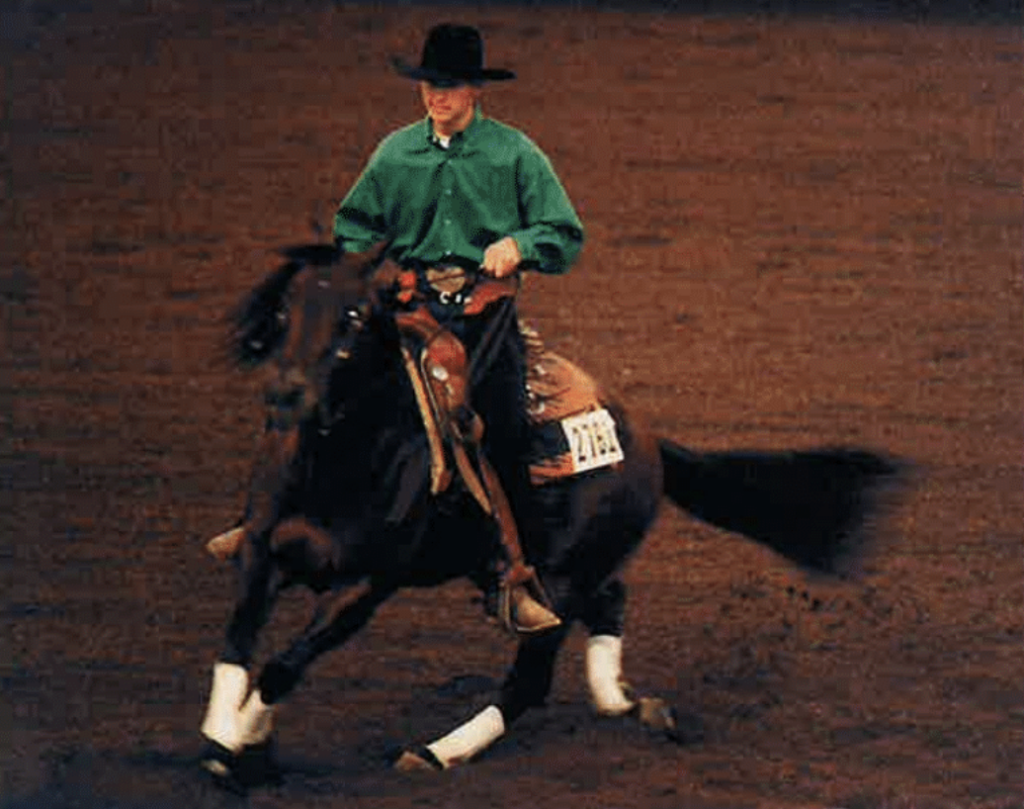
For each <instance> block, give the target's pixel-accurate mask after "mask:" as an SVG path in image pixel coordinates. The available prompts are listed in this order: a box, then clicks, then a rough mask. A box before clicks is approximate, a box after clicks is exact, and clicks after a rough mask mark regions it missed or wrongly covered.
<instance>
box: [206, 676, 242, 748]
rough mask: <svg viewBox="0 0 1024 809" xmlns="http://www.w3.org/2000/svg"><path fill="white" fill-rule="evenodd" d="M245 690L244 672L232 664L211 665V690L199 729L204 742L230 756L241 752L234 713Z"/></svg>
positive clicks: (236, 718)
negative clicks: (212, 743) (211, 742)
mask: <svg viewBox="0 0 1024 809" xmlns="http://www.w3.org/2000/svg"><path fill="white" fill-rule="evenodd" d="M248 690H249V674H248V672H247V671H246V670H245V669H244V668H242V667H241V666H236V665H234V664H232V663H216V664H214V667H213V688H212V689H211V690H210V703H209V705H208V706H207V708H206V718H205V719H204V720H203V727H202V733H203V735H204V736H205V737H206V738H207V739H211V740H212V741H215V742H217V743H218V744H221V745H223V746H224V747H226V748H227V749H228V750H231V751H234V752H237V751H238V750H241V749H242V742H241V738H240V733H239V727H238V710H239V708H241V706H242V700H243V699H245V695H246V692H247V691H248Z"/></svg>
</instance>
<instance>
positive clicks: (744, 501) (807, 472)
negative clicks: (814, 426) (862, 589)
mask: <svg viewBox="0 0 1024 809" xmlns="http://www.w3.org/2000/svg"><path fill="white" fill-rule="evenodd" d="M659 445H660V450H661V459H662V464H663V466H664V475H665V483H664V492H665V494H666V495H667V496H668V497H669V499H671V500H672V501H673V502H674V503H675V504H676V505H677V506H679V507H680V508H682V509H685V510H686V511H688V512H689V513H690V514H692V515H693V516H695V517H697V518H698V519H700V520H703V521H705V522H707V523H710V524H712V525H715V526H717V527H719V528H724V529H726V530H729V531H735V532H736V533H739V534H742V535H744V536H746V537H748V538H750V539H753V540H754V541H756V542H758V543H760V544H762V545H766V546H767V547H770V548H771V549H772V550H774V551H776V552H777V553H779V554H781V555H782V556H784V557H786V558H787V559H789V560H790V561H793V562H795V563H797V564H798V565H800V566H801V567H803V568H805V569H808V570H811V571H817V572H824V573H830V574H836V575H840V576H849V575H853V574H855V573H857V572H858V570H859V567H860V563H861V562H862V561H863V558H864V556H865V553H866V551H867V550H868V547H867V546H868V537H869V534H868V532H867V531H865V530H864V529H865V527H866V524H867V520H868V518H869V517H870V516H871V515H872V514H873V513H874V512H875V511H876V510H877V509H878V507H879V506H880V504H881V500H880V498H879V495H880V494H881V493H882V492H883V491H884V488H885V487H884V486H883V484H885V483H891V482H893V481H895V480H896V478H897V476H898V475H899V473H900V472H901V471H902V469H903V465H902V464H901V463H899V462H897V461H895V460H894V459H891V458H886V457H883V456H881V455H878V454H875V453H873V452H870V451H867V450H860V449H847V448H834V449H833V448H830V449H820V450H807V451H794V452H708V453H697V452H692V451H690V450H687V449H685V448H683V447H681V446H679V445H677V444H674V443H672V442H671V441H666V440H662V441H661V442H659Z"/></svg>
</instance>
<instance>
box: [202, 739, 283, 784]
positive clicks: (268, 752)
mask: <svg viewBox="0 0 1024 809" xmlns="http://www.w3.org/2000/svg"><path fill="white" fill-rule="evenodd" d="M276 751H277V748H276V745H275V744H274V741H273V739H270V740H268V741H266V742H263V743H262V744H258V745H253V746H252V747H246V748H245V749H243V750H242V751H240V752H238V753H233V752H232V751H230V750H228V749H227V748H226V747H224V746H223V745H221V744H217V743H216V742H213V741H211V742H208V743H207V745H206V749H205V750H203V753H202V755H201V756H200V758H199V766H200V767H202V768H203V769H204V770H206V772H207V773H209V774H210V776H211V777H212V778H213V782H214V784H216V785H217V786H218V787H219V788H221V789H224V790H227V791H228V792H233V793H234V794H236V795H245V794H246V793H248V791H249V790H250V789H256V788H259V787H272V786H279V785H280V784H281V782H282V781H283V780H284V779H283V777H282V775H281V768H280V767H279V766H278V763H277V753H276Z"/></svg>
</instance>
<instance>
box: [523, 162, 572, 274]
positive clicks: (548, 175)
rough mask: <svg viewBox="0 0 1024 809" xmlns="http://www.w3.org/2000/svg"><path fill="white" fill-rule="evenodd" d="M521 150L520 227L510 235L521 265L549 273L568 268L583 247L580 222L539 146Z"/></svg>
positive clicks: (560, 271) (557, 272)
mask: <svg viewBox="0 0 1024 809" xmlns="http://www.w3.org/2000/svg"><path fill="white" fill-rule="evenodd" d="M530 146H531V147H532V148H530V149H528V150H526V151H524V153H523V154H522V156H521V157H520V161H519V166H518V170H517V177H516V181H517V184H518V186H519V205H520V219H521V221H522V222H523V227H522V228H521V229H520V230H517V231H515V232H514V233H510V234H509V235H510V236H511V237H512V238H513V239H515V240H516V243H517V244H518V245H519V252H520V254H521V255H522V261H523V266H524V268H526V269H535V270H538V271H539V272H543V273H549V274H555V275H557V274H561V273H564V272H567V271H568V269H569V268H570V267H571V266H572V263H573V262H574V261H575V260H576V257H577V256H578V255H579V253H580V249H581V248H582V247H583V225H582V223H581V222H580V219H579V216H577V214H576V211H575V209H574V208H573V206H572V203H571V202H570V201H569V195H568V194H566V192H565V188H563V187H562V183H561V182H560V181H559V179H558V177H557V175H556V174H555V171H554V169H553V168H552V166H551V161H550V160H548V158H547V156H546V155H545V154H544V153H543V152H541V151H540V149H539V148H537V147H536V146H534V145H533V144H532V143H531V144H530Z"/></svg>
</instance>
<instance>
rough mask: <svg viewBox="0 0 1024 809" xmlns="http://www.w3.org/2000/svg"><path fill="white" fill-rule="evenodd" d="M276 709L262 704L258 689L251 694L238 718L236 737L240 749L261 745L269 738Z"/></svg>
mask: <svg viewBox="0 0 1024 809" xmlns="http://www.w3.org/2000/svg"><path fill="white" fill-rule="evenodd" d="M276 707H277V706H275V705H267V704H265V703H264V702H263V700H262V699H261V698H260V691H259V689H258V688H257V689H256V690H255V691H253V692H252V694H251V695H250V696H249V699H247V700H246V701H245V705H243V706H242V711H241V713H240V714H239V716H238V735H239V740H240V741H241V743H242V747H250V746H252V745H256V744H262V743H263V742H265V741H266V740H267V739H269V738H270V734H271V733H272V732H273V730H274V710H275V708H276Z"/></svg>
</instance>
